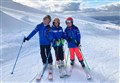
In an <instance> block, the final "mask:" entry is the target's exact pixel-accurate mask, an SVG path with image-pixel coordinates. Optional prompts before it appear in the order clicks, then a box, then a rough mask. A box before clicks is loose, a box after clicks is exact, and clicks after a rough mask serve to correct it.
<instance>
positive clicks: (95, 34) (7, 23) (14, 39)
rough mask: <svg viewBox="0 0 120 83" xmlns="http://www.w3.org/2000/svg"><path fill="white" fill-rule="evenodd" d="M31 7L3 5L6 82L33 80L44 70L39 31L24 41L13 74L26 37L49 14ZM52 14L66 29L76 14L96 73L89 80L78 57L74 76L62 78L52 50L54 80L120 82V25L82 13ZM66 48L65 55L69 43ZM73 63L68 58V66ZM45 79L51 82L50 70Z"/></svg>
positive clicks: (86, 53) (3, 75)
mask: <svg viewBox="0 0 120 83" xmlns="http://www.w3.org/2000/svg"><path fill="white" fill-rule="evenodd" d="M8 5H9V4H8ZM17 5H18V4H16V6H17ZM19 5H20V4H19ZM14 6H15V4H14ZM29 10H30V8H28V10H27V12H26V11H24V9H20V10H19V8H18V9H14V8H10V7H9V8H8V7H6V6H3V7H2V8H1V11H0V13H1V18H2V20H1V22H2V24H1V26H2V28H1V29H0V30H1V32H2V34H1V35H2V36H1V37H2V46H1V47H2V48H1V49H0V51H1V52H2V57H1V58H0V64H2V68H1V69H0V70H2V72H1V74H0V78H1V82H3V83H4V82H30V81H31V80H32V79H33V78H34V76H35V75H36V74H37V72H40V71H41V70H42V67H43V65H42V60H41V56H40V53H39V41H38V34H36V35H35V36H34V37H33V38H32V39H31V40H30V41H29V42H26V43H24V45H23V48H22V50H21V54H20V57H19V60H18V63H17V66H16V69H15V72H14V74H13V75H11V74H10V73H11V70H12V67H13V65H14V61H15V58H16V56H17V53H18V50H19V47H20V44H21V41H22V39H23V37H24V36H27V35H28V34H29V33H30V32H31V31H32V30H33V29H34V28H35V26H36V25H37V24H38V23H40V22H42V18H43V17H44V16H45V15H46V14H48V13H45V12H42V13H35V12H31V11H30V12H28V11H29ZM32 10H33V9H32ZM39 11H40V10H39ZM49 14H50V15H51V16H52V18H55V17H59V18H60V20H61V26H62V27H63V28H64V29H65V27H66V25H65V19H66V18H67V16H73V17H74V24H75V25H76V26H78V27H79V29H80V31H81V35H82V39H81V45H82V47H81V49H82V52H83V54H84V56H85V58H86V60H87V62H88V64H89V66H90V68H91V74H92V80H91V81H88V80H86V77H85V74H84V72H83V70H82V68H81V65H80V63H79V62H78V60H77V58H76V60H75V64H76V66H75V68H74V70H73V72H72V76H71V77H69V78H64V79H61V78H59V73H58V69H57V67H56V66H55V54H54V50H53V49H52V56H53V58H54V70H53V72H54V73H53V77H54V78H53V82H63V83H64V82H66V83H68V82H79V83H83V82H95V83H102V82H112V83H118V82H119V78H120V76H119V66H120V65H119V47H120V46H119V35H120V34H119V31H120V29H119V26H117V25H115V24H109V23H104V22H102V21H100V22H98V21H96V20H93V19H91V18H89V17H84V16H81V15H80V16H79V14H78V16H74V15H68V14H67V15H65V14H63V15H62V14H53V13H49ZM64 50H65V55H67V53H68V48H67V45H66V44H65V46H64ZM69 66H70V65H69V61H68V69H69ZM41 81H42V82H49V81H48V80H47V70H46V72H45V74H44V76H43V78H42V80H41ZM33 82H35V80H33Z"/></svg>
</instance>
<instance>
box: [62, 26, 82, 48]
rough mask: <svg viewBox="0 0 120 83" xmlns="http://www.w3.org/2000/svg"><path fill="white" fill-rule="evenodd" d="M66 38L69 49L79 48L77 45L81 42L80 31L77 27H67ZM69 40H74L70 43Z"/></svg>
mask: <svg viewBox="0 0 120 83" xmlns="http://www.w3.org/2000/svg"><path fill="white" fill-rule="evenodd" d="M64 37H65V39H66V40H67V42H68V48H75V47H78V46H77V45H76V42H80V40H81V34H80V31H79V29H78V28H77V27H76V26H75V25H72V26H71V27H66V29H65V31H64ZM69 38H71V39H72V40H71V41H69Z"/></svg>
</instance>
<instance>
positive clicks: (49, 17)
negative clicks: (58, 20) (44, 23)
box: [43, 15, 51, 21]
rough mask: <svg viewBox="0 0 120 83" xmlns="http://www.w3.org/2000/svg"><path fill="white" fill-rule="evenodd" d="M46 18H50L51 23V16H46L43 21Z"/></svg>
mask: <svg viewBox="0 0 120 83" xmlns="http://www.w3.org/2000/svg"><path fill="white" fill-rule="evenodd" d="M46 18H48V19H49V20H50V21H51V16H50V15H46V16H45V17H44V18H43V20H45V19H46Z"/></svg>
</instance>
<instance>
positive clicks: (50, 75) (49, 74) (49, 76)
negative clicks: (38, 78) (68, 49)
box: [47, 72, 53, 81]
mask: <svg viewBox="0 0 120 83" xmlns="http://www.w3.org/2000/svg"><path fill="white" fill-rule="evenodd" d="M47 78H48V80H49V81H52V80H53V73H52V72H49V73H48V77H47Z"/></svg>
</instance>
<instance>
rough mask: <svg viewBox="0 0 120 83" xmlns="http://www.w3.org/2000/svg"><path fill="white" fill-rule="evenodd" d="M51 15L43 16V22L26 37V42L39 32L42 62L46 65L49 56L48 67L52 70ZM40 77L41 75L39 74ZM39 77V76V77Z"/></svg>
mask: <svg viewBox="0 0 120 83" xmlns="http://www.w3.org/2000/svg"><path fill="white" fill-rule="evenodd" d="M50 21H51V17H50V16H49V15H46V16H45V17H44V18H43V22H42V23H40V24H38V25H37V26H36V28H35V29H34V30H33V31H32V32H31V33H30V34H29V36H28V37H26V38H24V42H25V41H28V40H30V39H31V38H32V37H33V36H34V35H35V34H36V33H37V32H39V43H40V54H41V58H42V62H43V64H44V65H45V64H46V62H47V57H48V56H49V58H48V68H49V69H50V71H51V72H52V63H53V59H52V55H51V43H52V38H53V37H52V31H51V27H50V25H49V24H50ZM38 77H40V76H38ZM38 79H39V78H38Z"/></svg>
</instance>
